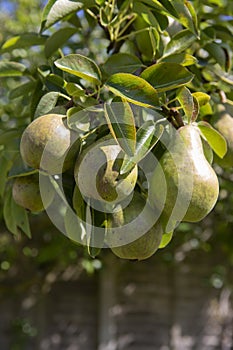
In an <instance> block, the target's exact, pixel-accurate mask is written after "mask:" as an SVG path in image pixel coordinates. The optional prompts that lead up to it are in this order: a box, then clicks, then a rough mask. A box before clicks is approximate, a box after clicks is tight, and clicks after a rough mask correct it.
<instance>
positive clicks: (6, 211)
mask: <svg viewBox="0 0 233 350" xmlns="http://www.w3.org/2000/svg"><path fill="white" fill-rule="evenodd" d="M12 202H13V198H12V191H11V189H8V191H6V194H5V199H4V202H3V217H4V221H5V224H6V227H7V229H8V230H9V231H10V232H11V233H13V234H15V235H17V234H18V233H19V232H18V229H17V225H16V220H15V216H14V212H13V211H12Z"/></svg>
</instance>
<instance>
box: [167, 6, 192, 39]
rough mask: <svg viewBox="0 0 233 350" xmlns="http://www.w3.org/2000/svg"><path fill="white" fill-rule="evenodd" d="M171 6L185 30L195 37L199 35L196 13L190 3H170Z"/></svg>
mask: <svg viewBox="0 0 233 350" xmlns="http://www.w3.org/2000/svg"><path fill="white" fill-rule="evenodd" d="M172 4H173V6H174V8H175V10H176V12H177V14H178V16H177V19H178V21H179V22H180V23H181V24H182V25H183V26H184V27H185V28H187V29H189V30H190V31H191V32H192V33H194V34H195V36H198V35H199V30H198V21H197V15H196V12H195V10H194V8H193V6H192V4H191V3H189V2H188V1H183V0H175V1H172Z"/></svg>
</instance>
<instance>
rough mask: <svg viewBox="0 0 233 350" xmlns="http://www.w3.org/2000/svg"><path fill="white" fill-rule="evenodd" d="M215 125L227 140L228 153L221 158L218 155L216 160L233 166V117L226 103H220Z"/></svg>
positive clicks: (214, 119)
mask: <svg viewBox="0 0 233 350" xmlns="http://www.w3.org/2000/svg"><path fill="white" fill-rule="evenodd" d="M213 125H214V127H215V128H216V129H217V130H218V131H219V132H220V133H221V134H222V135H223V137H224V138H225V139H226V142H227V153H226V154H225V156H224V157H223V158H222V159H221V158H219V157H218V156H217V155H215V156H214V161H215V162H216V163H217V164H218V165H220V166H221V167H223V168H226V169H228V168H232V167H233V118H232V117H231V115H230V114H229V113H228V112H227V110H226V109H225V106H224V105H218V113H217V115H216V116H215V117H214V118H213Z"/></svg>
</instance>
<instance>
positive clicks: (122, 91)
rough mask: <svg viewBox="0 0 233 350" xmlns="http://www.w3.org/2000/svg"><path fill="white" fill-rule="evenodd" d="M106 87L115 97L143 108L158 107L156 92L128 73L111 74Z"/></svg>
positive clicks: (139, 78)
mask: <svg viewBox="0 0 233 350" xmlns="http://www.w3.org/2000/svg"><path fill="white" fill-rule="evenodd" d="M106 86H107V87H108V88H109V90H111V91H112V92H113V93H114V94H115V95H117V96H120V97H122V98H123V99H126V100H127V101H129V102H132V103H135V104H137V105H139V106H144V107H154V108H155V107H158V106H159V100H158V96H157V91H156V90H155V89H154V88H153V87H152V86H151V85H150V84H149V83H148V82H147V81H146V80H144V79H142V78H141V77H137V76H135V75H133V74H128V73H117V74H113V75H112V76H111V77H110V78H109V79H108V80H107V82H106Z"/></svg>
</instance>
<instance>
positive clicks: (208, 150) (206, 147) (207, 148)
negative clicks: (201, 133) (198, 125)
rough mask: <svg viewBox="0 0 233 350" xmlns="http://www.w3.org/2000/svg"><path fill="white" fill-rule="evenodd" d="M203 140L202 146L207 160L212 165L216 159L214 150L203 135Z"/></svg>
mask: <svg viewBox="0 0 233 350" xmlns="http://www.w3.org/2000/svg"><path fill="white" fill-rule="evenodd" d="M201 142H202V148H203V152H204V155H205V157H206V160H207V161H208V163H210V165H212V163H213V159H214V154H213V150H212V148H211V147H210V145H209V144H208V142H207V141H206V140H205V139H204V138H203V137H202V138H201Z"/></svg>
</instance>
